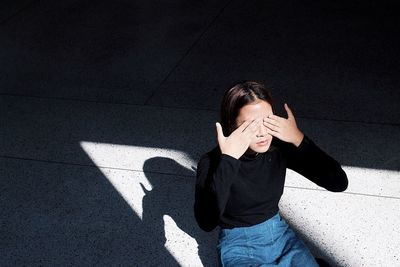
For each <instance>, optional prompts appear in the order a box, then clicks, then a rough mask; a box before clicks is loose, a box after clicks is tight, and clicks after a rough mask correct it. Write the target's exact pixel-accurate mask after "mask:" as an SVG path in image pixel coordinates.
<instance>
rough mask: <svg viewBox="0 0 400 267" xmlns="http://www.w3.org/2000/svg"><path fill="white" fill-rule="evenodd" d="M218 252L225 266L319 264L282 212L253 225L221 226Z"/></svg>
mask: <svg viewBox="0 0 400 267" xmlns="http://www.w3.org/2000/svg"><path fill="white" fill-rule="evenodd" d="M218 255H219V259H220V263H221V266H223V267H230V266H235V267H236V266H243V267H244V266H246V267H248V266H265V267H266V266H288V267H289V266H301V267H318V264H317V262H316V261H315V259H314V257H313V255H312V254H311V252H310V251H309V250H308V248H307V247H306V245H305V244H304V243H303V241H302V240H300V239H299V238H298V237H297V236H296V234H295V233H294V232H293V230H292V229H291V228H290V227H289V225H288V224H287V223H286V222H285V221H284V220H283V219H282V217H281V216H280V214H279V213H277V214H276V215H275V216H274V217H272V218H271V219H269V220H267V221H265V222H263V223H260V224H256V225H253V226H250V227H237V228H233V229H221V231H220V233H219V242H218Z"/></svg>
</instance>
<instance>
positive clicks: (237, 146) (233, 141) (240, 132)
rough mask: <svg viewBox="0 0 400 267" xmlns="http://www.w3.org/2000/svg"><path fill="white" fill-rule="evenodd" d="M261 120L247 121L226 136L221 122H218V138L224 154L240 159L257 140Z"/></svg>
mask: <svg viewBox="0 0 400 267" xmlns="http://www.w3.org/2000/svg"><path fill="white" fill-rule="evenodd" d="M260 123H261V120H252V121H245V122H243V123H242V125H240V126H239V127H238V128H237V129H236V130H235V131H233V132H232V133H231V135H229V136H228V137H226V136H225V135H224V133H223V131H222V126H221V124H220V123H219V122H217V123H216V127H217V139H218V144H219V147H220V149H221V153H222V154H226V155H229V156H231V157H234V158H236V159H239V158H240V157H241V156H242V155H243V154H244V153H245V152H246V150H247V149H248V147H249V145H250V143H251V142H252V141H253V140H255V139H256V138H257V137H256V132H257V129H258V127H259V124H260Z"/></svg>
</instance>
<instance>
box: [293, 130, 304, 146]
mask: <svg viewBox="0 0 400 267" xmlns="http://www.w3.org/2000/svg"><path fill="white" fill-rule="evenodd" d="M303 139H304V134H303V133H302V132H300V131H299V132H298V134H297V135H296V137H295V138H294V140H293V142H292V144H293V145H295V146H296V147H299V146H300V144H301V142H302V141H303Z"/></svg>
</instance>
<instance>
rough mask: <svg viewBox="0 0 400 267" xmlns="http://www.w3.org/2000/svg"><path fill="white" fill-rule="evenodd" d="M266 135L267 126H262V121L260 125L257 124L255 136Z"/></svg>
mask: <svg viewBox="0 0 400 267" xmlns="http://www.w3.org/2000/svg"><path fill="white" fill-rule="evenodd" d="M266 135H267V128H266V127H265V126H264V124H263V123H260V125H258V129H257V132H256V136H257V137H264V136H266Z"/></svg>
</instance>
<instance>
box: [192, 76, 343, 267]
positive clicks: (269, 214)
mask: <svg viewBox="0 0 400 267" xmlns="http://www.w3.org/2000/svg"><path fill="white" fill-rule="evenodd" d="M284 107H285V110H286V112H287V115H288V118H287V119H286V118H282V117H279V116H276V115H274V112H273V107H272V99H271V95H270V93H269V92H268V91H267V90H266V89H265V88H264V86H263V85H262V84H261V83H257V82H252V81H246V82H243V83H239V84H237V85H235V86H234V87H233V88H231V89H229V90H228V91H227V92H226V93H225V95H224V97H223V100H222V105H221V124H220V123H217V124H216V131H217V140H218V146H217V147H216V148H214V149H213V150H212V151H210V152H208V153H207V154H205V155H204V156H202V157H201V159H200V161H199V163H198V166H197V181H196V193H195V194H196V195H195V204H194V211H195V217H196V220H197V223H198V224H199V226H200V228H202V229H203V230H205V231H211V230H213V229H214V228H215V227H217V226H220V233H219V241H218V254H219V260H220V263H221V265H222V266H277V265H278V266H302V267H303V266H318V264H317V263H316V261H315V259H314V257H313V256H312V254H311V253H310V251H309V250H308V248H307V247H306V246H305V244H304V243H303V242H302V241H301V240H300V239H299V238H298V237H297V236H296V235H295V233H294V232H293V230H292V229H291V228H290V227H289V226H288V224H287V223H286V222H285V221H284V220H283V219H282V218H281V216H280V215H279V208H278V203H279V200H280V198H281V196H282V193H283V187H284V183H285V175H286V168H290V169H292V170H294V171H296V172H298V173H300V174H302V175H303V176H305V177H306V178H308V179H309V180H311V181H312V182H314V183H316V184H317V185H319V186H322V187H324V188H326V189H327V190H329V191H333V192H340V191H344V190H346V188H347V184H348V180H347V177H346V174H345V172H344V171H343V169H342V168H341V166H340V164H339V163H338V162H337V161H336V160H334V159H333V158H332V157H330V156H328V155H327V154H326V153H325V152H323V151H322V150H321V149H320V148H318V147H317V146H316V145H315V144H314V143H313V142H312V141H311V140H310V139H309V138H308V137H307V136H305V135H304V134H303V133H302V132H301V131H300V130H299V129H298V128H297V125H296V121H295V118H294V116H293V113H292V111H291V110H290V108H289V107H288V105H286V104H285V106H284Z"/></svg>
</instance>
